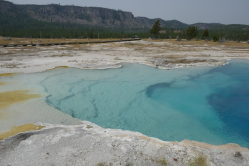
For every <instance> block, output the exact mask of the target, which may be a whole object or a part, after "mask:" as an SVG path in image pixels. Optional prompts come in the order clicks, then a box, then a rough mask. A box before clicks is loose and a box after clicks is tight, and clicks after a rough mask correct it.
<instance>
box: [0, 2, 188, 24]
mask: <svg viewBox="0 0 249 166" xmlns="http://www.w3.org/2000/svg"><path fill="white" fill-rule="evenodd" d="M0 13H1V14H2V15H8V16H11V17H12V18H15V17H17V16H23V17H26V18H32V19H34V20H39V21H44V22H50V23H75V24H83V25H90V26H99V27H106V28H111V27H120V28H151V27H152V26H153V24H154V23H155V21H156V20H158V19H159V20H161V25H162V26H163V27H175V28H187V27H188V26H189V25H187V24H184V23H182V22H180V21H177V20H171V21H165V20H162V19H160V18H158V19H149V18H146V17H134V15H133V14H132V13H131V12H124V11H119V10H118V11H117V10H112V9H106V8H99V7H78V6H61V5H57V4H51V5H16V4H13V3H11V2H8V1H3V0H0Z"/></svg>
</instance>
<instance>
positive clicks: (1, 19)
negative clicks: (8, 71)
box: [0, 15, 249, 41]
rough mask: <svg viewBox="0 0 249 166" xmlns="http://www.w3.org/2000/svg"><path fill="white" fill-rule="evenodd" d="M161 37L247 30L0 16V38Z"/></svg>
mask: <svg viewBox="0 0 249 166" xmlns="http://www.w3.org/2000/svg"><path fill="white" fill-rule="evenodd" d="M135 35H137V36H138V37H139V38H150V37H151V38H160V39H176V38H179V39H189V40H190V39H193V38H195V39H198V40H199V39H206V40H214V41H218V40H221V39H226V40H234V41H248V40H249V29H246V30H242V28H241V27H235V28H234V27H231V28H219V29H205V30H202V29H197V28H196V27H189V28H188V29H181V28H175V27H161V25H160V21H159V20H157V21H156V22H155V24H154V26H153V27H152V29H149V28H106V27H97V26H90V25H81V24H72V23H51V22H43V21H38V20H34V19H31V18H27V17H25V16H17V17H14V18H13V17H12V16H10V15H0V36H4V37H26V38H31V37H32V38H132V37H134V36H135Z"/></svg>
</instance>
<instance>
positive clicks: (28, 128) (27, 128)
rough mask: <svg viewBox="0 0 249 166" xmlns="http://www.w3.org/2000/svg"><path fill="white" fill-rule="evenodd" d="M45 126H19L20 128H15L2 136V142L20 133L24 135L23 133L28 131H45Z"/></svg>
mask: <svg viewBox="0 0 249 166" xmlns="http://www.w3.org/2000/svg"><path fill="white" fill-rule="evenodd" d="M44 127H45V126H37V125H34V124H25V125H22V126H18V127H13V128H12V129H11V130H10V131H8V132H6V133H3V134H0V140H3V139H5V138H8V137H11V136H13V135H16V134H18V133H22V132H26V131H32V130H41V129H43V128H44Z"/></svg>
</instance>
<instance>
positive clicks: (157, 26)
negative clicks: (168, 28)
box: [150, 20, 161, 38]
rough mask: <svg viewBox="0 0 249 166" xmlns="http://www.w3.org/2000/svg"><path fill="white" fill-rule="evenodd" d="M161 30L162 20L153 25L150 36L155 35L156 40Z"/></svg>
mask: <svg viewBox="0 0 249 166" xmlns="http://www.w3.org/2000/svg"><path fill="white" fill-rule="evenodd" d="M160 30H161V24H160V20H157V21H156V22H155V24H154V25H153V27H152V29H151V30H150V34H152V35H154V38H156V37H157V35H158V34H159V31H160Z"/></svg>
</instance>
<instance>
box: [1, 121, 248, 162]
mask: <svg viewBox="0 0 249 166" xmlns="http://www.w3.org/2000/svg"><path fill="white" fill-rule="evenodd" d="M39 125H43V126H46V128H45V129H43V130H40V131H32V132H26V133H20V134H18V135H16V136H13V137H10V138H8V139H5V140H3V141H0V152H1V153H0V158H1V160H0V165H11V166H15V165H16V166H22V165H27V163H28V164H29V165H87V166H96V165H122V166H127V165H134V166H135V165H176V166H180V165H189V164H190V163H192V164H193V163H195V162H197V161H198V162H199V163H200V162H201V163H202V164H205V165H212V166H214V165H219V166H223V165H224V166H227V165H229V166H238V165H241V166H247V165H249V150H248V149H247V148H241V147H240V146H239V145H236V144H227V145H222V146H214V145H208V144H205V143H199V142H194V141H182V142H164V141H161V140H158V139H155V138H149V137H147V136H144V135H142V134H140V133H136V132H130V131H122V130H115V129H104V128H101V127H99V126H97V125H95V124H92V123H90V122H82V124H81V125H75V126H63V125H50V124H39Z"/></svg>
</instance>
